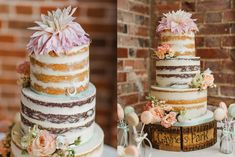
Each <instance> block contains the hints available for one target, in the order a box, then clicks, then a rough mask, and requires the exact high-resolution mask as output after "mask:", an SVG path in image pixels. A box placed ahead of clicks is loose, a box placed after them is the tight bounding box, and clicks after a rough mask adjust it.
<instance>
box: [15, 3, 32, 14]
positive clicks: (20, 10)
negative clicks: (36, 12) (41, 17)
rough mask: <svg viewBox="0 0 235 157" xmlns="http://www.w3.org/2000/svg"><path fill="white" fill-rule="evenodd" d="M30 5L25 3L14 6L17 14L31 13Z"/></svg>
mask: <svg viewBox="0 0 235 157" xmlns="http://www.w3.org/2000/svg"><path fill="white" fill-rule="evenodd" d="M32 12H33V10H32V6H26V5H17V6H16V13H17V14H32Z"/></svg>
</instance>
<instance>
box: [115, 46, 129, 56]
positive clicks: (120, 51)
mask: <svg viewBox="0 0 235 157" xmlns="http://www.w3.org/2000/svg"><path fill="white" fill-rule="evenodd" d="M127 56H128V49H127V48H118V49H117V57H118V58H127Z"/></svg>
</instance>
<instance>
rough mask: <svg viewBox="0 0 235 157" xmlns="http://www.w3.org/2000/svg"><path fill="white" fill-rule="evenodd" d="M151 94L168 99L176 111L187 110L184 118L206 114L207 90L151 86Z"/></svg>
mask: <svg viewBox="0 0 235 157" xmlns="http://www.w3.org/2000/svg"><path fill="white" fill-rule="evenodd" d="M151 95H152V96H155V97H156V99H157V100H162V101H166V105H170V106H172V107H173V110H174V111H177V112H180V111H186V112H185V114H184V118H185V119H187V120H189V119H194V118H197V117H200V116H202V115H205V114H206V111H207V90H198V88H188V89H174V88H169V87H168V88H162V87H157V86H151Z"/></svg>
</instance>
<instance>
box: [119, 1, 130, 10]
mask: <svg viewBox="0 0 235 157" xmlns="http://www.w3.org/2000/svg"><path fill="white" fill-rule="evenodd" d="M117 8H118V9H124V10H128V0H118V1H117Z"/></svg>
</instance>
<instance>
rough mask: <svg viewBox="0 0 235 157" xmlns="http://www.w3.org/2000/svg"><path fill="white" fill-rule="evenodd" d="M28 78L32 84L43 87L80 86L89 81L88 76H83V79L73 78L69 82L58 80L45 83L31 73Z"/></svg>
mask: <svg viewBox="0 0 235 157" xmlns="http://www.w3.org/2000/svg"><path fill="white" fill-rule="evenodd" d="M30 80H31V83H32V84H34V83H36V84H38V85H39V86H42V87H43V88H51V87H53V88H68V87H81V86H85V85H87V83H88V82H89V76H88V77H85V79H84V80H83V81H78V80H77V79H76V80H73V81H71V82H59V83H54V82H49V83H45V82H42V81H39V80H37V79H36V78H35V77H34V76H33V75H32V74H31V75H30Z"/></svg>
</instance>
